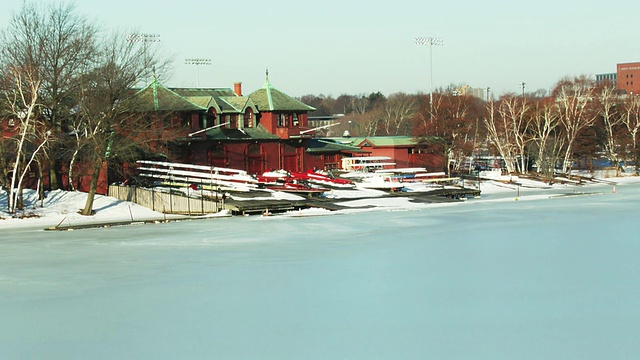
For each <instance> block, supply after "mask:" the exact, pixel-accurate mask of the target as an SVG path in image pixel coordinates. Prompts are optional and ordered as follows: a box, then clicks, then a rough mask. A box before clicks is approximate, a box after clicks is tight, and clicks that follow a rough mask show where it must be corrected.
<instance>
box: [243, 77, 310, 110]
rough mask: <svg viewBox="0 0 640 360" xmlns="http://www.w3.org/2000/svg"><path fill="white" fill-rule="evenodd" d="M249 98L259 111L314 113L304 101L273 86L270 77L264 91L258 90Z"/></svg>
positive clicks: (263, 88)
mask: <svg viewBox="0 0 640 360" xmlns="http://www.w3.org/2000/svg"><path fill="white" fill-rule="evenodd" d="M249 98H251V100H253V102H254V103H255V104H256V106H257V107H258V111H260V112H263V111H314V110H315V108H314V107H311V106H309V105H307V104H305V103H303V102H302V101H300V100H298V99H295V98H292V97H291V96H289V95H287V94H285V93H283V92H282V91H280V90H278V89H276V88H274V87H273V86H271V83H270V82H269V76H267V80H266V81H265V83H264V86H263V87H262V89H259V90H256V91H254V92H252V93H251V95H249Z"/></svg>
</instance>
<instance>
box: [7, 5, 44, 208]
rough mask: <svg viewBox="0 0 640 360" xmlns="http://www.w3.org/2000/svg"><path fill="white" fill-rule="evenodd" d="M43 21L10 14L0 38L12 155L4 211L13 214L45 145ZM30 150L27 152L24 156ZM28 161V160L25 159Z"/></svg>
mask: <svg viewBox="0 0 640 360" xmlns="http://www.w3.org/2000/svg"><path fill="white" fill-rule="evenodd" d="M44 26H45V24H44V23H43V20H42V18H41V17H39V16H38V14H37V13H34V12H33V11H32V9H31V8H29V7H24V8H23V9H22V11H21V12H19V13H17V14H14V15H13V17H12V18H11V20H10V25H9V28H8V29H7V30H5V31H4V32H2V34H1V35H0V36H1V37H0V46H1V49H0V63H1V67H0V71H2V86H3V89H2V92H3V94H4V100H5V101H4V105H5V107H6V109H5V111H6V113H7V114H8V116H9V117H12V118H13V120H14V121H15V134H16V136H15V141H16V144H17V145H16V146H15V154H14V157H13V166H12V169H11V181H10V184H9V197H8V211H9V212H10V213H14V212H15V211H16V205H17V200H18V198H17V195H18V193H20V192H21V189H22V184H23V179H24V174H25V173H26V171H27V169H28V166H30V165H31V163H32V162H33V159H34V157H35V155H36V154H37V153H38V152H39V151H41V150H42V148H43V147H44V146H45V144H46V141H45V139H42V138H41V139H38V138H37V135H38V134H42V132H41V131H40V132H39V131H38V127H41V126H42V124H41V123H39V120H41V119H42V114H41V113H40V110H41V103H40V91H41V86H42V74H41V71H42V65H43V62H44V60H43V59H44V54H43V53H44V50H45V43H46V38H45V37H44V31H43V30H44ZM28 151H30V153H27V152H28ZM27 158H29V159H30V160H28V161H27V160H26V159H27Z"/></svg>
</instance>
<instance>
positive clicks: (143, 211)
mask: <svg viewBox="0 0 640 360" xmlns="http://www.w3.org/2000/svg"><path fill="white" fill-rule="evenodd" d="M509 181H510V182H509ZM629 183H640V177H634V176H627V177H618V178H607V179H600V181H597V182H589V183H588V184H586V185H572V184H570V183H568V184H561V183H558V182H556V183H554V184H553V185H549V184H546V183H542V182H539V181H533V180H528V179H520V178H517V177H512V176H503V177H502V178H499V179H495V180H485V181H483V182H482V183H481V184H480V190H481V194H482V196H481V197H482V198H481V199H474V200H473V201H496V200H501V201H503V200H513V199H515V198H517V199H518V200H536V199H541V198H548V197H549V196H551V195H553V194H566V193H576V192H589V191H591V190H589V189H599V190H598V191H601V192H604V191H607V192H612V191H615V187H616V186H624V185H625V184H629ZM466 185H467V186H468V187H475V186H477V183H474V182H471V183H467V184H466ZM384 195H385V192H383V191H380V190H374V189H353V190H332V191H330V192H328V193H327V194H326V195H325V196H329V197H332V198H335V199H340V200H348V199H354V200H352V201H343V202H341V205H345V206H351V207H354V208H356V207H362V206H368V207H369V209H368V210H367V211H371V210H376V209H377V210H397V209H411V208H417V207H421V208H424V207H425V206H442V205H436V204H419V203H413V202H411V201H410V200H409V199H408V198H404V197H402V198H397V197H385V196H384ZM86 196H87V194H86V193H81V192H68V191H61V190H57V191H53V192H50V193H49V194H47V197H46V199H45V200H44V201H43V202H42V203H40V202H39V201H37V197H36V194H35V193H34V192H32V191H26V192H25V203H26V204H27V206H26V208H25V209H24V210H23V211H20V212H19V215H20V216H19V217H13V216H11V214H8V213H7V210H6V209H7V193H6V191H4V190H0V229H3V228H4V229H8V228H23V227H24V228H48V227H53V226H57V225H63V226H78V225H90V224H97V223H109V222H129V221H135V222H138V221H141V222H142V221H153V220H158V221H162V220H167V219H168V220H171V219H179V218H184V216H181V215H166V214H162V213H158V212H155V211H152V210H150V209H147V208H145V207H142V206H140V205H137V204H134V203H131V202H127V201H121V200H117V199H115V198H112V197H108V196H103V195H97V196H96V199H95V202H94V211H95V215H92V216H83V215H80V214H79V213H78V212H79V211H80V210H81V209H82V208H83V207H84V204H85V201H86ZM268 198H269V199H274V198H279V199H300V198H299V197H298V196H296V195H291V194H286V193H281V192H273V193H272V194H271V196H270V197H268ZM252 200H255V198H253V199H252ZM447 205H448V204H447ZM314 210H315V209H312V210H307V211H305V212H296V213H293V214H285V215H289V216H296V215H299V216H303V215H314V214H313V213H314ZM343 211H351V210H343ZM353 211H356V210H353ZM357 211H362V210H361V209H360V210H357ZM316 212H318V211H316ZM320 212H322V213H323V214H324V213H325V212H324V211H320ZM212 216H228V214H226V213H221V214H216V215H212Z"/></svg>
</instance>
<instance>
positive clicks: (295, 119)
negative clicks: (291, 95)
mask: <svg viewBox="0 0 640 360" xmlns="http://www.w3.org/2000/svg"><path fill="white" fill-rule="evenodd" d="M291 125H293V126H299V125H300V121H299V120H298V114H296V113H293V119H292V120H291Z"/></svg>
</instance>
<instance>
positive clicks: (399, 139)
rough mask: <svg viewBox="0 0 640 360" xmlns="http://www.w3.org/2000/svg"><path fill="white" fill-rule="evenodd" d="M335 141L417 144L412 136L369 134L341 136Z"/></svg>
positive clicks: (377, 145) (354, 143)
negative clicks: (364, 135) (365, 135)
mask: <svg viewBox="0 0 640 360" xmlns="http://www.w3.org/2000/svg"><path fill="white" fill-rule="evenodd" d="M334 140H335V141H337V142H339V143H342V144H349V145H352V146H357V147H363V146H372V147H402V146H416V145H418V143H417V142H416V139H415V138H414V137H411V136H367V137H341V138H335V139H334Z"/></svg>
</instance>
